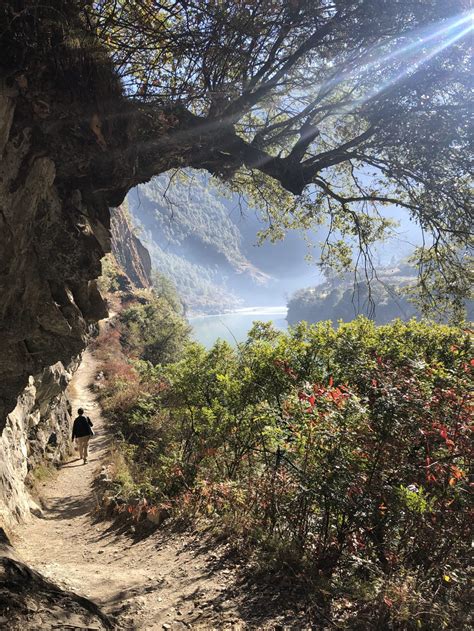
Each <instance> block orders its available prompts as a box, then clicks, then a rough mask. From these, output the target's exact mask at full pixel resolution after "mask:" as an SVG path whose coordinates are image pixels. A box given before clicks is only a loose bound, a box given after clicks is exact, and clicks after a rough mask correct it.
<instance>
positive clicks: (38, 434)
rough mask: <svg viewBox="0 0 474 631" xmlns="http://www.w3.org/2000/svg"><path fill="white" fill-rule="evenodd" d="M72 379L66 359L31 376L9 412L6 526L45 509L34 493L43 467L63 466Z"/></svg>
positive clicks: (2, 474) (3, 440)
mask: <svg viewBox="0 0 474 631" xmlns="http://www.w3.org/2000/svg"><path fill="white" fill-rule="evenodd" d="M76 365H77V362H73V363H72V364H71V366H70V369H71V370H73V369H74V368H75V367H76ZM70 379H71V372H69V371H67V370H65V368H64V366H63V365H62V364H61V362H57V363H56V364H55V365H53V366H50V367H48V368H46V369H45V370H43V371H42V373H41V374H40V375H39V376H37V377H36V378H35V377H32V376H30V377H29V380H28V385H27V386H26V388H25V389H24V391H23V392H22V394H21V395H20V397H19V398H18V401H17V404H16V406H15V408H14V410H13V411H12V412H11V413H10V414H9V415H8V416H7V419H6V424H5V427H4V429H3V432H2V434H1V436H0V526H7V527H8V526H11V525H13V524H14V522H15V521H16V520H18V519H24V518H25V517H27V516H28V515H29V513H30V510H33V511H35V510H39V509H38V507H37V506H36V504H35V503H34V501H33V500H32V499H31V496H30V494H29V492H28V487H29V486H30V483H31V482H32V480H33V479H34V476H35V472H36V470H37V467H38V466H39V465H40V464H41V463H43V462H47V463H50V464H58V463H59V462H61V461H62V460H63V458H64V457H65V456H66V454H67V452H68V450H69V445H70V442H69V436H70V432H71V414H70V412H71V410H70V405H69V402H68V400H67V398H66V395H65V392H64V391H65V389H66V386H67V384H68V383H69V381H70Z"/></svg>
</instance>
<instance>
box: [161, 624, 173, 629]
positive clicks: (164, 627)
mask: <svg viewBox="0 0 474 631" xmlns="http://www.w3.org/2000/svg"><path fill="white" fill-rule="evenodd" d="M161 626H162V627H163V629H171V625H170V624H168V623H167V622H163V624H162V625H161Z"/></svg>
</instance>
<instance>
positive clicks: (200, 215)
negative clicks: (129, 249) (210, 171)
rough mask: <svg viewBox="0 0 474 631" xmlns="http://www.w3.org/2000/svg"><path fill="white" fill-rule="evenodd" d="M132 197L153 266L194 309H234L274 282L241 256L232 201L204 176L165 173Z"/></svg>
mask: <svg viewBox="0 0 474 631" xmlns="http://www.w3.org/2000/svg"><path fill="white" fill-rule="evenodd" d="M128 199H129V203H130V209H131V212H132V213H133V216H134V218H135V220H136V222H137V224H138V226H139V231H140V237H141V239H142V240H143V241H144V242H145V243H146V246H147V248H148V249H149V251H150V254H151V256H152V259H153V264H154V267H155V268H156V269H159V270H161V272H162V273H163V274H165V275H166V276H168V277H169V278H170V279H172V281H173V282H174V283H175V285H176V286H177V287H178V288H179V292H180V295H181V297H182V299H183V301H184V302H185V304H186V305H187V307H188V308H190V309H191V310H194V311H199V312H207V311H211V312H212V311H214V312H215V311H217V312H219V311H222V309H223V308H224V309H226V308H227V309H230V308H232V307H236V306H238V305H239V304H240V303H241V302H242V300H243V297H244V296H245V297H247V296H248V295H250V294H251V293H252V292H255V291H258V290H259V289H261V288H262V287H264V286H265V285H268V283H269V282H270V281H271V277H270V276H269V275H268V274H265V273H263V272H262V271H260V270H259V269H258V268H257V267H256V266H255V265H253V264H252V263H251V262H250V261H249V259H248V258H247V257H246V256H245V255H244V254H243V247H244V243H243V237H242V234H241V230H240V229H239V227H238V226H237V225H236V224H235V223H234V221H233V220H232V218H231V212H230V211H229V208H228V207H227V205H226V203H225V202H226V201H227V202H228V201H229V200H225V199H224V198H223V197H222V195H220V194H219V193H218V191H217V189H216V188H215V186H213V185H212V184H211V183H210V182H209V178H207V177H205V176H204V175H203V174H194V176H191V175H190V174H189V173H188V174H186V173H183V174H180V175H176V176H175V177H171V176H169V175H163V176H160V177H158V178H154V179H153V180H152V181H151V182H149V183H148V184H142V185H140V186H138V187H137V189H135V190H134V191H132V192H131V193H130V194H129V198H128ZM255 233H256V229H255ZM254 240H256V234H254Z"/></svg>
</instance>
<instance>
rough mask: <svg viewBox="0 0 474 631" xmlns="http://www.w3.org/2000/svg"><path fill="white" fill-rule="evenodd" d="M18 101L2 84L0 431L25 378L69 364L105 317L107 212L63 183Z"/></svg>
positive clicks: (0, 150)
mask: <svg viewBox="0 0 474 631" xmlns="http://www.w3.org/2000/svg"><path fill="white" fill-rule="evenodd" d="M18 99H19V88H18V87H16V88H8V87H7V86H6V85H5V83H4V84H3V85H0V121H1V126H0V156H1V162H0V234H1V235H2V238H1V240H0V296H1V301H0V322H1V328H0V348H1V349H2V352H1V354H0V431H1V429H2V428H3V426H4V424H5V419H6V415H7V414H8V413H9V412H10V411H11V410H12V409H13V407H14V406H15V402H16V398H17V396H18V395H19V393H20V392H21V391H22V390H23V388H24V387H25V386H26V385H27V382H28V378H29V376H30V375H39V374H40V373H41V372H42V371H43V369H44V367H45V366H49V365H53V364H55V363H56V362H58V361H61V362H62V363H63V364H68V363H69V361H70V359H71V357H72V356H74V355H77V354H78V353H79V352H80V351H81V350H82V348H83V347H84V344H85V339H86V334H87V330H88V326H89V324H90V323H91V322H95V321H96V320H97V319H98V318H100V317H103V316H105V314H106V311H105V307H104V305H103V302H102V298H101V296H100V294H99V292H98V290H97V287H96V283H95V278H96V277H97V276H98V275H99V274H100V259H101V258H102V256H103V254H104V252H105V251H107V250H109V249H110V237H109V232H108V211H107V214H105V216H104V217H102V218H101V217H99V216H97V213H94V212H92V211H91V207H90V206H89V205H88V204H87V203H85V202H84V194H83V192H82V191H81V190H79V189H77V188H71V189H68V190H67V191H64V190H61V189H60V183H59V182H58V181H57V168H56V162H55V160H54V159H53V158H52V157H50V156H48V155H47V152H46V151H45V147H43V148H42V149H41V148H40V147H39V146H38V144H37V141H36V140H35V133H34V129H33V126H32V127H30V126H28V125H25V122H26V121H25V119H24V115H25V114H24V112H23V113H20V111H19V110H21V109H22V104H21V102H20V101H21V99H20V101H19V100H18ZM33 105H34V104H33Z"/></svg>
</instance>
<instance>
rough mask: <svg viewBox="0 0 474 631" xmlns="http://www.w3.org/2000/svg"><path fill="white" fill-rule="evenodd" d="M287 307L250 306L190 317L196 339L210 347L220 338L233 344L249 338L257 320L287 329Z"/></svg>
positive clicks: (282, 329)
mask: <svg viewBox="0 0 474 631" xmlns="http://www.w3.org/2000/svg"><path fill="white" fill-rule="evenodd" d="M286 314H287V308H286V307H249V308H245V309H236V310H235V311H233V312H232V313H220V314H216V315H206V316H196V317H193V318H189V324H190V325H191V327H192V329H193V333H192V336H193V338H194V339H195V340H197V341H198V342H200V343H201V344H203V345H204V346H206V348H210V347H211V346H212V345H213V344H214V342H215V341H216V340H217V339H218V338H220V339H221V340H226V341H227V342H229V344H232V345H233V346H234V345H235V344H236V343H239V342H243V341H245V339H246V338H247V332H248V331H249V330H250V329H251V328H252V323H253V322H254V321H255V320H260V321H262V322H270V321H271V322H273V325H274V327H275V328H276V329H279V330H281V331H286V329H287V326H288V323H287V321H286V320H285V318H286Z"/></svg>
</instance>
